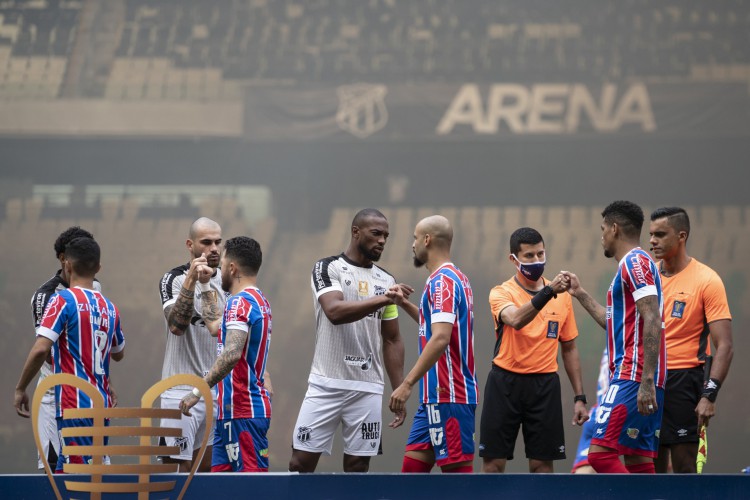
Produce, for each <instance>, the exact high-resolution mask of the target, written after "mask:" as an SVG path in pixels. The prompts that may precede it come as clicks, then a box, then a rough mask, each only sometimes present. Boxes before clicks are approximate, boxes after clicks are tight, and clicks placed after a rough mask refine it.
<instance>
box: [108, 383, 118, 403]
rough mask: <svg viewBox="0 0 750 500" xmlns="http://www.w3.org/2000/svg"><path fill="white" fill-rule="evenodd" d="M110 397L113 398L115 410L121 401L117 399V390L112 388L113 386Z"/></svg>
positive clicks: (110, 387)
mask: <svg viewBox="0 0 750 500" xmlns="http://www.w3.org/2000/svg"><path fill="white" fill-rule="evenodd" d="M109 397H111V398H112V408H114V407H115V406H117V403H119V402H120V401H119V399H117V393H116V392H115V388H114V387H112V385H110V386H109Z"/></svg>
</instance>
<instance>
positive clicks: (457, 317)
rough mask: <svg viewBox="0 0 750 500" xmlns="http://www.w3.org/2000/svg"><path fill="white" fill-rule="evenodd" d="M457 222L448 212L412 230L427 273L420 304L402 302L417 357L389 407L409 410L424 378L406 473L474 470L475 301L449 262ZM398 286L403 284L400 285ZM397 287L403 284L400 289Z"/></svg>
mask: <svg viewBox="0 0 750 500" xmlns="http://www.w3.org/2000/svg"><path fill="white" fill-rule="evenodd" d="M452 241H453V228H452V227H451V224H450V222H449V221H448V219H446V218H445V217H443V216H440V215H433V216H430V217H427V218H425V219H422V220H421V221H420V222H419V223H418V224H417V226H416V228H415V230H414V243H413V245H412V251H413V252H414V265H415V266H416V267H422V266H425V267H426V268H427V270H428V271H429V272H430V276H429V278H428V279H427V283H426V284H425V288H424V291H423V293H422V299H421V301H420V304H419V308H417V306H415V305H414V304H412V303H411V302H409V301H408V300H404V299H403V298H400V297H399V298H398V299H397V300H398V302H397V303H398V304H399V305H401V306H402V307H403V308H404V310H405V311H406V312H407V313H408V314H409V316H411V317H412V319H414V320H415V321H416V322H417V323H419V358H418V359H417V362H416V363H415V364H414V367H413V368H412V369H411V371H409V374H408V375H407V376H406V377H405V378H404V381H403V383H401V385H399V386H398V387H397V388H396V390H395V391H393V394H391V398H390V402H389V408H390V409H391V411H393V412H395V413H397V414H398V412H405V411H406V401H407V400H408V399H409V396H410V395H411V391H412V388H413V387H414V385H415V384H416V383H417V381H419V395H420V405H419V409H418V410H417V413H416V414H415V415H414V421H413V423H412V427H411V431H410V433H409V439H408V441H407V443H406V453H405V454H404V460H403V465H402V467H401V472H430V470H432V467H433V465H434V464H437V465H438V467H440V468H441V470H442V471H443V472H444V473H462V472H464V473H468V472H472V471H473V465H472V463H473V460H474V415H475V412H476V407H477V400H478V398H479V387H478V385H477V377H476V372H475V370H474V299H473V294H472V291H471V284H470V283H469V278H467V277H466V275H465V274H463V273H462V272H461V271H460V270H459V269H458V268H457V267H456V266H455V265H454V264H453V263H452V262H451V242H452ZM395 288H396V289H398V288H399V287H395ZM396 291H398V290H396Z"/></svg>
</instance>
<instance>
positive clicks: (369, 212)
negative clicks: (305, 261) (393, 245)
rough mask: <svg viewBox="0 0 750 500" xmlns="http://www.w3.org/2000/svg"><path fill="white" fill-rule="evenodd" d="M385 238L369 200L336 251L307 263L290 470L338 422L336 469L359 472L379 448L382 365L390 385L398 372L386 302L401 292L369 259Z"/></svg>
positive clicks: (309, 460) (397, 345) (393, 313)
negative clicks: (306, 366)
mask: <svg viewBox="0 0 750 500" xmlns="http://www.w3.org/2000/svg"><path fill="white" fill-rule="evenodd" d="M387 239H388V221H387V220H386V218H385V216H384V215H383V214H382V213H380V212H379V211H378V210H375V209H373V208H366V209H363V210H360V211H359V212H357V214H356V215H355V216H354V220H353V221H352V225H351V239H350V241H349V246H348V247H347V249H346V250H345V251H344V253H342V254H340V255H334V256H332V257H327V258H324V259H321V260H319V261H318V262H316V263H315V266H314V267H313V270H312V279H311V286H312V292H313V297H314V299H315V318H316V326H317V333H316V337H315V354H314V355H313V362H312V367H311V369H310V376H309V378H308V384H309V385H308V389H307V393H306V394H305V398H304V400H303V401H302V407H301V408H300V411H299V416H298V417H297V423H296V425H295V426H294V431H293V433H292V448H293V450H292V458H291V460H290V461H289V470H290V471H297V472H314V471H315V468H316V466H317V464H318V460H319V459H320V455H321V453H325V454H326V455H330V454H331V447H332V444H333V435H334V433H335V432H336V429H337V428H338V426H339V424H341V426H342V430H343V438H344V464H343V468H344V472H367V471H368V470H369V466H370V457H372V456H374V455H376V454H377V453H378V450H379V449H380V437H381V431H382V428H381V427H382V426H381V422H382V415H381V405H382V401H383V387H384V382H383V375H384V373H383V372H384V370H385V372H387V373H388V378H389V379H390V382H391V386H392V387H393V388H395V387H398V385H400V384H401V381H402V380H403V376H404V375H403V371H404V344H403V342H402V340H401V333H400V332H399V327H398V321H397V319H396V318H397V317H398V309H397V307H396V305H395V303H394V301H398V300H401V299H403V292H402V291H401V290H400V288H399V287H395V289H394V290H393V291H390V290H391V288H392V287H394V285H395V280H394V278H393V276H391V275H390V274H389V273H388V272H387V271H385V270H384V269H382V268H380V267H378V266H377V265H375V264H374V263H375V262H377V261H378V260H379V259H380V256H381V255H382V253H383V250H384V248H385V243H386V241H387ZM381 350H382V355H381ZM404 418H405V413H404V412H402V411H400V412H397V413H396V416H395V418H394V420H393V421H392V422H391V423H390V426H391V427H398V426H400V425H401V424H403V422H404Z"/></svg>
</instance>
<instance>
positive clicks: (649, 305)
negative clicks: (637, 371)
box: [635, 295, 662, 415]
mask: <svg viewBox="0 0 750 500" xmlns="http://www.w3.org/2000/svg"><path fill="white" fill-rule="evenodd" d="M635 307H636V308H637V309H638V314H640V315H641V317H642V318H643V375H642V376H641V385H640V387H639V388H638V411H639V412H640V413H641V414H642V415H650V414H652V413H655V412H656V410H657V404H656V388H655V387H654V375H655V372H656V364H657V363H658V361H659V345H660V344H661V335H662V327H661V323H662V321H661V314H659V298H658V297H657V296H656V295H648V296H646V297H642V298H641V299H640V300H638V301H636V303H635Z"/></svg>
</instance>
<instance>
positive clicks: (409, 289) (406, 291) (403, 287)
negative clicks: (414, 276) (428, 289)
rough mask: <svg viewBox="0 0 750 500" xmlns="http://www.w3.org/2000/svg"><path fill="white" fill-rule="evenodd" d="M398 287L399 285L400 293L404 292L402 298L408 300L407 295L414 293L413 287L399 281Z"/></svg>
mask: <svg viewBox="0 0 750 500" xmlns="http://www.w3.org/2000/svg"><path fill="white" fill-rule="evenodd" d="M398 286H399V287H401V293H403V294H404V300H409V297H410V296H411V294H412V293H414V288H412V287H410V286H409V285H407V284H406V283H399V284H398Z"/></svg>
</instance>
